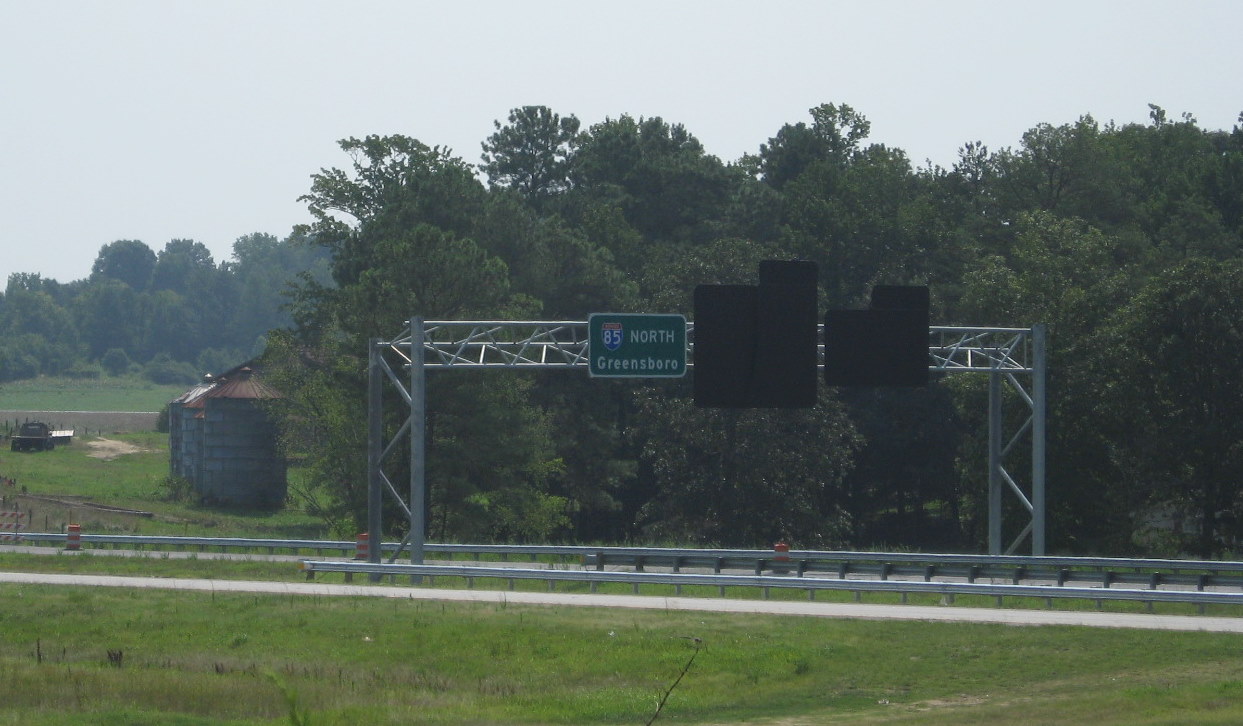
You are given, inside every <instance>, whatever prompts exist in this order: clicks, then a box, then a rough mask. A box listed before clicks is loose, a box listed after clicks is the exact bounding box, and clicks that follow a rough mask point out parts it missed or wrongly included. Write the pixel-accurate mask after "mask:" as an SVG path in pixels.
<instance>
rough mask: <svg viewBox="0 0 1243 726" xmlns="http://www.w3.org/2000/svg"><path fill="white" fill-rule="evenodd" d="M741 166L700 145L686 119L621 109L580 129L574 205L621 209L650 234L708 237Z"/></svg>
mask: <svg viewBox="0 0 1243 726" xmlns="http://www.w3.org/2000/svg"><path fill="white" fill-rule="evenodd" d="M742 178H743V176H742V170H741V169H734V168H729V167H726V166H725V165H723V164H722V163H721V161H720V160H719V159H717V158H716V157H714V156H709V155H708V154H706V153H705V152H704V149H703V145H702V144H700V143H699V140H698V139H696V138H695V137H694V136H693V135H692V134H691V133H690V132H689V131H687V129H686V127H685V126H682V125H681V124H669V123H667V122H665V121H664V120H663V119H661V118H659V117H654V118H647V119H642V118H641V119H638V120H635V119H634V118H633V117H631V116H628V115H623V116H621V117H620V118H617V119H606V120H605V121H603V122H601V123H598V124H595V125H593V126H592V127H591V128H590V129H588V130H587V131H586V132H585V133H583V134H581V135H580V136H579V139H578V141H577V149H576V151H575V153H574V156H573V160H572V164H571V165H570V181H571V183H572V184H573V185H574V186H575V191H576V198H575V199H574V200H573V202H574V204H576V205H578V206H577V208H578V209H580V210H585V209H591V208H593V207H594V206H595V205H600V204H604V205H611V206H616V207H617V208H619V209H621V211H622V213H623V214H624V215H625V218H626V221H627V222H628V223H629V224H630V225H631V226H632V227H634V228H635V229H636V230H638V231H639V232H640V233H642V234H643V235H644V237H645V238H646V239H648V240H661V241H665V242H680V243H701V242H704V241H707V240H709V239H711V238H712V237H713V236H714V234H715V231H716V229H715V226H716V224H717V223H718V219H719V218H720V217H721V216H722V211H723V210H724V209H725V207H726V206H727V204H728V202H729V199H730V192H731V190H732V189H733V187H734V186H735V185H736V184H737V183H738V182H739V181H740V180H741V179H742Z"/></svg>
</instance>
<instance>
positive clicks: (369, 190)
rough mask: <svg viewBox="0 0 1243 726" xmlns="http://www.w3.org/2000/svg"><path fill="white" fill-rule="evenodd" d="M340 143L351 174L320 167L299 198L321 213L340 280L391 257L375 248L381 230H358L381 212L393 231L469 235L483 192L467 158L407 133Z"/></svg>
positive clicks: (320, 233)
mask: <svg viewBox="0 0 1243 726" xmlns="http://www.w3.org/2000/svg"><path fill="white" fill-rule="evenodd" d="M340 145H341V148H342V149H343V150H344V151H345V152H346V153H347V154H349V155H350V157H351V159H352V160H353V165H352V167H353V168H352V171H350V172H347V171H344V170H341V169H323V170H321V171H320V173H318V174H315V175H312V177H311V180H312V182H311V192H310V193H309V194H306V195H303V196H302V197H300V198H299V200H300V201H304V202H307V206H308V209H309V210H310V212H311V215H312V216H313V217H315V220H316V221H315V224H314V225H313V226H312V227H311V232H312V233H313V236H314V240H315V244H317V245H321V246H323V247H325V248H327V249H328V250H329V252H330V253H331V256H332V260H333V269H332V273H333V279H334V280H335V281H336V283H337V284H338V285H342V286H344V285H348V284H350V283H352V282H355V281H356V280H357V278H358V275H360V274H361V273H362V271H363V270H365V269H368V268H370V267H376V266H379V265H381V264H383V263H384V262H385V261H384V260H383V259H379V258H377V257H376V256H375V255H374V251H373V250H372V248H371V245H372V244H373V243H374V241H375V235H360V234H358V233H357V231H358V228H359V226H360V225H363V224H365V223H368V222H370V221H372V220H373V219H375V218H377V217H379V216H380V215H381V214H383V216H384V217H385V220H386V224H388V225H389V226H390V227H391V228H393V229H411V228H413V227H415V226H416V225H419V224H425V225H430V226H432V227H438V228H440V229H442V230H445V231H448V232H451V233H454V234H457V235H463V236H465V235H469V234H470V232H471V230H472V228H473V226H474V222H475V219H476V218H477V215H478V213H479V210H480V207H481V205H482V203H483V197H484V189H483V186H482V185H481V184H480V183H479V181H478V180H477V179H475V177H474V174H473V173H472V172H471V170H470V167H468V166H467V165H466V164H465V163H463V162H462V160H461V159H458V158H456V157H454V156H452V155H451V154H450V153H449V152H448V151H447V150H444V149H441V148H440V147H434V148H429V147H428V146H426V145H425V144H423V143H421V142H419V141H418V140H416V139H412V138H410V137H407V136H368V137H366V138H365V139H361V140H360V139H356V138H350V139H345V140H343V141H341V142H340ZM339 215H343V216H339Z"/></svg>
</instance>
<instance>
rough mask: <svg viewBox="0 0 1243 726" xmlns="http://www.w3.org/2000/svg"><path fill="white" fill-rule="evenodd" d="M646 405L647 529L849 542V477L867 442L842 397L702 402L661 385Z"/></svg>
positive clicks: (663, 536)
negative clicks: (810, 403)
mask: <svg viewBox="0 0 1243 726" xmlns="http://www.w3.org/2000/svg"><path fill="white" fill-rule="evenodd" d="M640 411H641V414H642V420H644V421H646V423H644V424H639V425H642V426H644V428H645V429H646V430H647V431H650V432H651V433H650V435H647V436H645V437H644V438H643V440H644V445H643V454H642V457H641V465H642V466H643V468H645V469H647V470H648V472H650V475H651V477H652V489H651V492H652V496H651V499H650V500H649V501H648V502H647V503H645V504H644V505H643V506H642V508H641V509H640V511H639V514H638V522H637V525H638V527H639V529H640V531H642V532H643V533H644V534H645V535H646V536H647V537H648V538H651V539H657V540H669V541H674V542H687V541H689V542H693V543H696V544H701V545H707V544H716V545H721V546H741V547H768V546H771V545H772V544H773V543H774V542H776V541H778V540H784V541H786V542H789V543H793V544H795V545H796V546H801V547H808V548H816V547H832V546H840V545H841V544H842V543H843V542H844V541H846V538H847V536H848V535H849V515H848V513H847V512H846V511H845V509H844V506H843V504H844V500H845V497H844V496H843V495H844V492H843V490H842V479H843V477H844V475H845V474H846V472H847V471H849V469H850V466H851V460H852V458H853V455H854V453H855V451H856V450H857V448H858V446H859V441H858V439H857V435H856V433H855V430H854V427H853V426H852V425H851V424H850V422H849V420H848V419H847V418H846V416H845V415H844V411H843V410H842V408H841V406H840V404H838V403H837V402H835V401H828V402H823V401H822V403H821V404H819V405H817V406H816V407H815V408H813V409H785V410H772V409H751V410H739V409H723V410H719V409H700V408H696V407H695V406H694V404H693V403H692V402H691V401H690V400H688V399H686V398H670V397H668V396H666V395H662V394H660V393H657V392H655V391H653V392H651V393H650V395H647V396H644V397H643V400H642V403H641V404H640ZM648 426H650V427H651V428H650V429H648V428H647V427H648Z"/></svg>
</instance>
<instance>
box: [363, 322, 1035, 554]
mask: <svg viewBox="0 0 1243 726" xmlns="http://www.w3.org/2000/svg"><path fill="white" fill-rule="evenodd" d="M686 328H687V329H686V340H687V364H688V368H691V369H692V370H693V368H694V351H695V336H694V332H695V325H694V323H687V326H686ZM1045 337H1046V334H1045V328H1044V326H1042V325H1036V326H1033V327H1031V328H989V327H951V326H932V327H930V328H929V329H928V368H929V370H930V371H932V372H937V373H945V374H948V373H985V374H988V375H989V403H988V433H989V436H988V440H989V454H988V481H989V485H988V486H989V492H988V500H989V537H988V546H989V553H990V554H1002V553H1003V551H1004V553H1006V554H1009V553H1012V552H1014V551H1015V550H1017V548H1018V547H1019V546H1020V545H1021V544H1022V542H1023V541H1024V540H1026V539H1027V538H1028V537H1030V540H1031V547H1032V554H1033V555H1043V554H1044V553H1045V420H1046V415H1047V406H1046V402H1045V377H1046V372H1045V369H1046V362H1045V358H1046V353H1045ZM818 340H819V343H818V348H819V360H820V361H821V364H823V360H824V326H819V332H818ZM589 347H590V345H589V341H588V325H587V322H586V321H538V320H507V321H468V320H451V321H425V320H422V319H420V318H412V319H411V320H410V321H409V322H408V325H407V327H406V329H405V330H404V331H403V333H402V335H400V336H397V337H394V338H392V339H390V340H381V339H373V340H372V342H371V349H370V351H369V371H370V373H369V381H370V383H369V388H368V391H369V392H368V415H369V431H368V477H369V489H368V491H369V494H368V527H369V529H370V531H371V532H380V531H381V516H380V511H381V506H382V502H383V499H384V497H385V496H386V495H385V492H386V491H387V495H388V496H391V497H392V498H394V499H395V500H396V501H397V503H398V504H399V506H400V507H401V508H402V511H403V513H405V514H406V515H408V516H409V518H410V529H409V533H408V534H407V536H406V540H405V541H404V542H403V547H404V546H409V548H410V558H411V561H412V562H415V563H421V562H422V561H423V542H424V539H425V534H426V525H425V522H424V521H423V519H424V518H423V510H424V500H425V492H426V482H425V480H424V467H423V461H424V454H425V452H424V445H425V443H424V431H425V422H424V419H425V417H426V389H427V378H426V374H427V371H428V370H437V369H475V368H480V369H497V370H500V369H507V368H508V369H528V370H548V369H573V368H582V369H586V368H587V367H588V354H589ZM420 351H421V353H422V354H421V355H419V354H417V353H418V352H420ZM385 382H387V383H389V384H390V386H391V387H392V388H394V389H395V390H396V391H397V394H398V396H399V397H400V398H401V400H402V405H404V406H408V407H409V411H410V415H409V417H408V418H407V419H406V420H405V422H404V423H403V424H402V426H401V428H400V429H399V431H398V432H397V433H396V434H395V435H394V436H393V437H392V438H391V439H389V440H388V441H385V440H384V434H383V405H384V403H383V401H384V393H383V392H384V390H385V385H384V384H385ZM1006 390H1010V391H1012V392H1013V393H1015V394H1017V396H1016V397H1017V399H1018V401H1019V402H1020V403H1021V406H1022V411H1021V413H1022V414H1023V415H1020V416H1019V419H1020V421H1019V423H1018V425H1017V427H1016V428H1013V430H1011V431H1009V432H1007V431H1006V424H1007V421H1006V420H1005V417H1004V416H1003V401H1004V400H1005V399H1006V395H1005V391H1006ZM1012 398H1014V397H1012ZM1025 439H1026V440H1028V441H1029V442H1030V447H1031V448H1030V451H1031V456H1030V464H1031V471H1030V476H1029V477H1028V478H1027V481H1026V482H1025V484H1026V486H1024V483H1023V482H1021V481H1020V480H1021V478H1022V477H1019V476H1016V473H1015V472H1011V470H1010V469H1008V468H1007V467H1006V462H1007V460H1010V459H1012V458H1017V454H1018V452H1019V451H1020V447H1019V445H1020V444H1021V443H1022V441H1023V440H1025ZM406 441H408V442H409V451H410V488H409V496H408V497H407V496H406V495H404V494H403V493H402V492H400V491H399V490H398V487H397V486H396V485H394V483H393V482H392V480H391V479H390V478H389V476H388V475H387V473H386V472H385V470H384V462H385V460H386V459H387V458H388V457H389V455H390V454H392V453H393V452H394V451H396V450H397V449H399V448H401V447H402V444H403V442H406ZM1006 492H1010V493H1011V494H1012V495H1013V496H1014V498H1015V499H1016V500H1017V502H1018V503H1019V505H1021V507H1022V509H1023V510H1024V511H1025V512H1027V514H1029V515H1030V521H1028V522H1027V524H1026V526H1025V527H1023V529H1022V530H1021V531H1020V532H1019V534H1018V535H1017V536H1016V537H1015V538H1014V539H1013V541H1012V542H1011V544H1010V545H1009V546H1008V547H1006V548H1003V532H1002V524H1003V522H1002V520H1003V516H1002V514H1003V501H1004V497H1005V493H1006ZM400 551H401V550H399V551H398V554H395V555H393V557H392V558H391V559H390V561H395V560H396V558H397V557H398V556H399V555H400ZM370 556H371V558H372V560H373V561H376V562H378V561H379V558H380V553H379V550H378V548H372V551H371V553H370Z"/></svg>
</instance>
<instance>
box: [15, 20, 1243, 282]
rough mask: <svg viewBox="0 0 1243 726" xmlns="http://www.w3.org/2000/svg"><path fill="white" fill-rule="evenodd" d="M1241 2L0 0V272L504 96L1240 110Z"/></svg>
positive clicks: (281, 184) (420, 130)
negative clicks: (359, 140)
mask: <svg viewBox="0 0 1243 726" xmlns="http://www.w3.org/2000/svg"><path fill="white" fill-rule="evenodd" d="M1240 28H1243V2H1238V1H1237V0H1189V1H1188V2H1181V3H1173V2H1168V0H1160V1H1159V2H1153V1H1150V0H1125V1H1124V2H1115V1H1113V0H1094V1H1090V2H1084V0H1072V1H1065V0H1041V1H1038V2H1028V1H1027V0H1011V1H1004V2H1003V1H1001V0H988V1H965V0H938V1H936V2H932V1H924V2H915V1H913V0H912V1H907V2H897V1H894V0H869V1H868V2H859V1H858V0H851V1H849V2H845V1H843V2H838V1H837V0H820V1H818V2H817V1H813V0H801V1H800V2H787V1H786V0H762V1H760V0H755V1H751V2H741V1H739V0H631V1H630V2H626V3H619V2H600V1H597V0H573V1H562V0H526V1H524V2H514V1H513V0H457V1H454V2H430V1H428V2H420V1H417V0H366V1H364V2H343V1H339V0H338V1H335V2H326V1H324V0H197V1H195V2H169V1H168V0H108V2H95V1H88V0H0V284H2V280H7V279H8V277H9V275H10V274H12V273H16V272H24V273H37V274H40V275H42V276H43V277H45V278H50V279H55V280H58V281H60V282H70V281H73V280H78V279H82V278H85V277H87V276H88V275H89V274H90V270H91V265H92V264H93V263H94V261H95V258H96V256H97V255H98V253H99V249H100V248H101V247H102V246H103V245H106V244H108V243H110V242H113V241H116V240H122V239H136V240H141V241H143V242H145V243H146V244H147V245H148V246H149V247H151V249H152V250H154V251H156V252H159V251H160V250H161V249H163V247H164V245H165V244H166V243H167V242H168V241H170V240H173V239H193V240H196V241H198V242H202V243H203V244H204V245H206V246H207V247H208V249H210V250H211V252H212V254H213V257H214V258H215V260H216V261H217V262H223V261H227V260H229V259H230V258H231V255H232V247H233V242H234V241H235V240H236V239H237V238H238V237H241V236H244V235H248V234H251V233H255V232H263V233H267V234H271V235H275V236H276V237H278V238H284V237H285V236H287V235H288V234H289V233H290V231H291V230H292V229H293V227H294V226H295V225H298V224H304V223H307V222H309V221H310V216H309V214H308V213H307V211H306V205H305V203H302V202H299V201H298V197H299V196H300V195H303V194H305V193H307V192H308V191H309V190H310V185H311V175H313V174H315V173H316V172H318V171H319V170H321V169H323V168H332V167H338V168H348V167H349V163H350V160H349V158H348V157H347V156H346V155H345V154H344V152H342V151H341V150H340V147H339V146H338V145H337V142H338V141H339V140H340V139H344V138H348V137H363V136H366V135H369V134H381V135H384V134H404V135H407V136H411V137H414V138H416V139H418V140H420V141H422V142H423V143H425V144H427V145H429V146H441V147H448V148H449V149H451V150H452V151H453V153H454V154H455V155H456V156H459V157H461V158H462V159H463V160H465V161H467V162H469V163H472V164H477V163H479V157H480V153H481V149H480V144H481V142H483V141H484V140H485V139H486V138H487V137H488V135H489V134H491V133H493V131H494V126H493V122H494V121H497V120H500V121H502V122H503V121H504V120H505V118H506V116H507V115H508V113H509V111H510V109H513V108H516V107H518V106H524V105H544V106H548V107H549V108H551V109H552V110H553V111H555V112H557V113H559V114H561V115H563V116H568V115H574V116H576V117H578V119H579V120H580V121H581V122H582V123H583V126H584V128H586V127H588V126H590V125H591V124H595V123H599V122H601V121H604V120H605V119H607V118H617V117H619V116H621V115H623V114H629V115H631V116H634V117H636V118H638V117H652V116H659V117H661V118H663V119H664V120H665V121H667V122H670V123H680V124H683V125H684V126H685V127H686V128H687V129H688V130H689V131H690V132H691V133H692V134H693V135H695V136H696V137H697V138H698V139H699V140H700V141H701V142H702V144H703V145H704V148H705V149H706V151H707V152H708V153H709V154H712V155H714V156H717V157H719V158H720V159H722V160H723V161H726V162H729V161H735V160H737V159H739V158H740V157H741V156H742V155H743V154H747V153H755V152H757V151H758V150H759V147H760V145H761V144H763V143H765V142H767V141H768V140H769V139H770V138H771V137H773V136H774V135H776V133H777V131H778V130H779V129H780V128H781V127H782V126H783V125H785V124H795V123H799V122H807V121H809V120H810V116H809V114H808V110H809V109H811V108H812V107H814V106H817V105H819V104H822V103H836V104H839V105H840V104H847V105H849V106H851V107H853V108H854V109H855V110H856V111H858V112H860V113H861V114H862V115H863V116H865V117H866V118H867V119H868V120H869V121H870V122H871V136H870V137H869V138H868V139H867V141H866V142H865V143H881V144H885V145H887V146H890V147H896V148H900V149H902V150H904V151H905V152H906V153H907V155H908V157H909V158H910V159H911V161H912V163H913V164H914V165H915V166H917V167H919V166H926V165H929V164H935V165H940V166H943V167H947V168H948V167H950V166H952V165H953V163H954V162H955V160H956V159H957V157H958V151H959V149H960V148H962V146H963V144H965V143H967V142H972V141H979V142H983V143H984V144H985V145H986V146H987V147H988V148H989V149H990V150H992V151H997V150H1000V149H1002V148H1006V147H1010V148H1017V147H1018V146H1019V144H1020V142H1021V139H1022V135H1023V133H1024V132H1025V131H1027V130H1028V129H1030V128H1032V127H1034V126H1036V125H1037V124H1041V123H1050V124H1054V125H1060V124H1066V123H1073V122H1075V121H1076V120H1077V119H1079V118H1080V117H1081V116H1083V115H1085V114H1090V115H1091V116H1092V117H1093V118H1095V119H1096V120H1097V121H1099V122H1101V123H1102V124H1104V123H1108V122H1111V121H1112V122H1115V123H1118V124H1126V123H1148V113H1149V109H1148V104H1149V103H1153V104H1156V105H1159V106H1161V107H1162V108H1164V109H1165V110H1166V112H1167V114H1168V115H1169V117H1170V118H1172V119H1177V118H1179V117H1180V115H1181V114H1182V113H1184V112H1187V113H1191V114H1192V115H1193V116H1195V118H1196V119H1198V121H1199V124H1200V126H1201V127H1202V128H1206V129H1221V130H1230V129H1232V128H1233V127H1234V126H1236V125H1238V123H1239V116H1240V113H1241V112H1243V42H1240V41H1239V29H1240Z"/></svg>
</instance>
